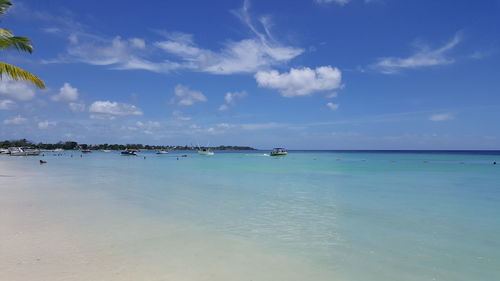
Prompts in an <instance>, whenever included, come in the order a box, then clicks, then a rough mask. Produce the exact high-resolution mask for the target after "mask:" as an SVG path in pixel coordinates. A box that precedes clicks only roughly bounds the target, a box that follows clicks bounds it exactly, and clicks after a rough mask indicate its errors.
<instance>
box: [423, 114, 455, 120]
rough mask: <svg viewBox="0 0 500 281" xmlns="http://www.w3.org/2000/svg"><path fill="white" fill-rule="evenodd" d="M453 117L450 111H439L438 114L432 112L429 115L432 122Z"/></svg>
mask: <svg viewBox="0 0 500 281" xmlns="http://www.w3.org/2000/svg"><path fill="white" fill-rule="evenodd" d="M454 118H455V117H454V116H453V114H451V113H439V114H432V115H431V116H429V120H431V121H434V122H442V121H449V120H453V119H454Z"/></svg>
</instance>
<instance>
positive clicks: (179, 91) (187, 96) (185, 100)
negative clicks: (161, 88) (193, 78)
mask: <svg viewBox="0 0 500 281" xmlns="http://www.w3.org/2000/svg"><path fill="white" fill-rule="evenodd" d="M174 95H175V97H174V100H176V102H177V104H178V105H182V106H190V105H193V104H195V103H197V102H206V101H207V97H206V96H205V95H204V94H203V93H202V92H200V91H196V90H191V89H189V87H187V86H184V85H181V84H179V85H177V86H175V89H174Z"/></svg>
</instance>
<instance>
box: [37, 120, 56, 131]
mask: <svg viewBox="0 0 500 281" xmlns="http://www.w3.org/2000/svg"><path fill="white" fill-rule="evenodd" d="M55 125H57V122H54V121H47V120H45V121H40V122H38V128H39V129H47V128H48V127H51V126H55Z"/></svg>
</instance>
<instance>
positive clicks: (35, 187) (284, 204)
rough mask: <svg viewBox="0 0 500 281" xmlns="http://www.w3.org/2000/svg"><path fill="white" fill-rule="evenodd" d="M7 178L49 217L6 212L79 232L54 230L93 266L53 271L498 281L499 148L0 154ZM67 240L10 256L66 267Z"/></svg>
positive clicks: (7, 184)
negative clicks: (64, 244)
mask: <svg viewBox="0 0 500 281" xmlns="http://www.w3.org/2000/svg"><path fill="white" fill-rule="evenodd" d="M40 159H42V160H45V161H47V163H46V164H39V160H40ZM494 162H498V163H499V164H498V165H494V164H493V163H494ZM0 186H3V187H0V194H1V195H2V196H3V197H4V198H6V197H5V196H6V195H9V194H11V193H14V192H21V191H19V190H22V194H23V198H26V199H25V200H23V201H19V199H12V200H17V201H15V202H17V203H15V204H14V203H13V204H12V206H13V207H12V208H14V209H15V208H18V209H21V208H35V210H37V211H35V212H34V213H35V214H38V215H39V218H38V219H36V217H37V216H38V215H37V216H34V217H29V218H28V217H26V216H30V213H29V212H26V214H24V215H19V214H16V213H15V212H14V211H12V212H11V213H9V214H8V215H5V214H4V216H3V217H2V218H3V220H4V221H5V220H8V219H9V216H10V218H13V217H14V216H19V217H20V218H19V219H18V220H17V219H16V221H25V222H26V223H25V224H23V225H17V224H15V223H14V222H11V224H10V226H9V227H10V228H17V227H19V228H20V230H19V231H22V229H25V228H28V227H29V226H27V225H28V224H29V225H39V227H40V228H43V229H45V232H44V233H53V235H56V236H57V233H60V232H64V233H72V234H71V235H63V236H61V237H63V238H58V239H60V240H61V241H63V240H64V239H70V238H68V237H71V240H67V244H68V245H69V246H68V249H73V248H70V247H73V246H74V245H79V246H78V247H81V249H78V250H77V249H73V250H74V253H75V255H76V254H79V255H84V256H85V259H86V261H87V262H88V264H87V266H88V267H86V269H85V270H83V269H82V268H80V267H71V266H69V267H68V266H66V267H65V268H66V269H67V271H69V273H67V274H68V275H57V274H62V273H60V272H59V273H58V271H50V272H52V273H50V272H49V273H45V274H48V275H46V276H45V277H58V278H59V279H58V278H52V280H63V279H66V280H71V278H70V277H72V276H73V277H74V276H77V275H82V276H86V275H85V274H88V273H84V271H88V269H89V268H93V267H95V268H97V264H99V263H107V262H108V263H110V264H109V270H111V269H113V270H116V268H117V266H119V265H121V266H122V267H123V268H122V269H121V270H130V269H129V268H134V270H135V271H134V273H133V274H134V275H133V276H134V280H137V281H139V280H254V281H256V280H353V281H362V280H363V281H364V280H373V281H388V280H415V281H417V280H418V281H420V280H422V281H423V280H448V281H460V280H464V281H465V280H467V281H470V280H475V281H481V280H484V281H493V280H500V151H289V155H287V156H284V157H270V156H269V152H268V151H260V150H257V151H215V155H213V156H202V155H198V154H197V153H196V152H192V151H170V153H169V154H161V155H159V154H155V153H154V152H145V151H141V152H139V153H138V156H122V155H120V153H119V152H116V151H112V152H108V153H106V152H100V151H94V152H92V153H88V154H81V153H80V152H79V151H64V152H44V153H43V155H40V156H36V157H11V156H4V155H1V156H0ZM12 198H14V197H12ZM16 198H18V197H16ZM103 198H105V199H103ZM9 200H11V199H9ZM0 202H3V203H4V204H5V202H7V199H4V201H0ZM9 202H10V201H9ZM30 204H31V205H30ZM14 205H15V206H14ZM23 216H24V217H23ZM13 220H14V219H12V221H13ZM37 220H38V221H37ZM56 225H57V227H56ZM21 228H22V229H21ZM75 229H78V231H77V230H75ZM11 230H13V232H12V233H14V232H15V233H17V232H16V231H17V230H16V229H11ZM30 233H37V232H36V231H33V230H32V231H30ZM25 235H28V236H23V237H24V238H23V237H19V236H14V234H12V236H9V237H11V239H12V240H16V239H17V242H19V243H22V242H23V241H22V239H33V237H31V238H30V236H29V235H31V234H25ZM47 235H48V234H47ZM65 237H66V238H65ZM30 241H31V240H30ZM30 243H31V242H30ZM32 243H35V244H36V242H32ZM40 243H41V244H43V243H42V242H40ZM55 245H56V244H55ZM82 245H85V246H82ZM92 245H93V246H92ZM96 245H97V246H96ZM4 246H5V245H4ZM33 247H35V248H36V247H39V248H40V249H41V248H43V247H44V246H43V245H36V246H33ZM74 247H77V246H74ZM83 248H85V249H86V250H83ZM0 249H1V248H0ZM4 250H5V249H4ZM12 251H15V250H12ZM54 251H56V250H54ZM68 251H69V250H67V251H66V252H65V251H62V250H61V258H60V259H58V256H57V251H56V253H55V254H54V253H50V254H47V253H46V252H44V251H39V252H30V249H27V250H26V254H19V255H14V254H12V253H10V254H9V255H10V256H9V257H8V258H9V259H10V260H14V259H18V260H21V259H24V260H26V258H27V256H26V255H28V256H29V255H32V256H33V257H35V255H37V257H38V256H41V257H42V258H43V257H44V255H50V258H51V259H50V261H51V263H52V264H51V266H55V265H54V264H57V263H58V262H61V266H62V264H63V263H64V259H65V258H62V257H65V256H64V254H65V253H67V252H68ZM47 252H50V251H47ZM0 255H4V258H6V257H5V252H4V254H2V253H0ZM23 255H24V256H23ZM38 258H40V257H38ZM68 259H69V258H68ZM82 259H83V258H82ZM18 260H16V261H15V262H18ZM15 262H14V261H13V262H12V264H10V265H7V266H5V265H4V268H3V269H4V270H7V271H10V274H11V275H10V276H11V277H12V276H16V274H25V273H26V271H30V270H40V271H43V269H42V266H40V267H41V268H40V269H36V268H35V267H24V268H22V270H17V269H15V266H16V263H15ZM113 263H116V264H113ZM130 264H134V266H135V267H133V266H130ZM123 265H128V269H125V267H126V266H123ZM47 266H48V265H47ZM184 268H188V269H189V270H188V269H184ZM90 271H91V270H90ZM94 272H95V275H94V277H95V276H98V277H99V276H100V277H102V278H103V279H102V280H129V279H127V278H126V274H123V275H119V274H118V273H116V275H113V277H112V278H110V277H106V276H107V275H105V274H107V273H105V272H106V270H101V271H99V270H97V269H95V270H94ZM120 272H122V271H120ZM125 272H126V271H123V272H122V273H125ZM108 273H109V272H108ZM50 274H54V275H50ZM99 274H103V275H99ZM129 274H132V273H129ZM20 276H22V275H18V276H17V277H19V278H18V279H19V280H21V279H22V278H21V277H20ZM120 276H122V277H123V276H125V277H124V278H123V279H122V278H121V277H120ZM129 276H132V275H129ZM65 277H67V278H65ZM142 277H144V279H141V278H142ZM89 278H90V277H89ZM294 278H295V279H294ZM13 279H16V278H13ZM82 279H83V278H82ZM4 280H6V279H4ZM40 280H42V279H40ZM43 280H49V279H43ZM75 280H76V279H75ZM89 280H90V279H89ZM93 280H97V279H93Z"/></svg>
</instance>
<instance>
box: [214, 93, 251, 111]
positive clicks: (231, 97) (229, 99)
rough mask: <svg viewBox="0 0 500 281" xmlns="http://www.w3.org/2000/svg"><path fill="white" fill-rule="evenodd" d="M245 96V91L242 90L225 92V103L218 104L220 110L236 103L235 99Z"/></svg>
mask: <svg viewBox="0 0 500 281" xmlns="http://www.w3.org/2000/svg"><path fill="white" fill-rule="evenodd" d="M246 96H247V93H246V92H245V91H243V92H227V93H226V95H225V96H224V100H225V101H226V103H225V104H222V105H221V106H219V110H220V111H224V110H228V109H229V108H231V107H232V106H234V104H235V103H236V100H239V99H242V98H244V97H246Z"/></svg>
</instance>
